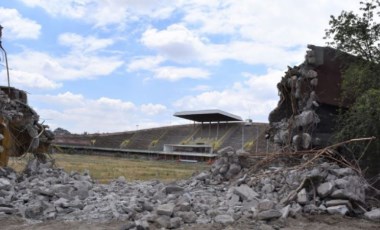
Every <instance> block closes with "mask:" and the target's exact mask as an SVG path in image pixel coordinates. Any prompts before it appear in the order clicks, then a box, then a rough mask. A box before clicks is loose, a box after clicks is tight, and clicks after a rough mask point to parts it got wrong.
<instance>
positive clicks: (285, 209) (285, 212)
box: [281, 204, 290, 219]
mask: <svg viewBox="0 0 380 230" xmlns="http://www.w3.org/2000/svg"><path fill="white" fill-rule="evenodd" d="M281 213H282V215H281V218H283V219H286V218H288V216H289V213H290V205H289V204H288V205H286V206H285V207H283V208H282V209H281Z"/></svg>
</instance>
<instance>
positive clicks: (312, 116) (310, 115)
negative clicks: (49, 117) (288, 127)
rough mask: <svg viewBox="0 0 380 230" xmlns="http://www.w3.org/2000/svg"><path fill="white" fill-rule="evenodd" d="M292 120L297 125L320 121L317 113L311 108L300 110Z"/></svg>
mask: <svg viewBox="0 0 380 230" xmlns="http://www.w3.org/2000/svg"><path fill="white" fill-rule="evenodd" d="M294 121H295V125H296V126H297V127H302V126H307V125H311V124H317V123H319V122H320V120H319V117H318V115H317V114H316V113H315V112H314V111H312V110H307V111H302V113H301V114H299V115H297V116H295V117H294Z"/></svg>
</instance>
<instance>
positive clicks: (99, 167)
mask: <svg viewBox="0 0 380 230" xmlns="http://www.w3.org/2000/svg"><path fill="white" fill-rule="evenodd" d="M27 158H28V156H27V157H24V158H22V159H17V158H11V159H10V161H9V166H10V167H12V168H13V169H15V170H16V171H21V170H22V169H23V168H24V167H25V164H26V162H27V160H28V159H27ZM53 158H54V159H55V162H56V165H57V167H60V168H63V169H64V170H65V171H66V172H71V171H76V172H83V171H84V170H89V172H90V175H91V177H92V178H93V179H94V180H96V181H98V182H100V183H108V182H109V181H111V180H114V179H117V178H118V177H119V176H124V177H125V178H126V179H127V180H155V179H157V180H161V181H166V182H168V181H174V180H179V179H186V178H189V177H190V176H191V175H192V174H193V173H195V172H198V171H202V170H205V169H207V168H208V167H209V166H208V165H207V164H206V163H179V162H175V161H156V160H141V159H128V158H120V157H109V156H91V155H76V154H54V155H53Z"/></svg>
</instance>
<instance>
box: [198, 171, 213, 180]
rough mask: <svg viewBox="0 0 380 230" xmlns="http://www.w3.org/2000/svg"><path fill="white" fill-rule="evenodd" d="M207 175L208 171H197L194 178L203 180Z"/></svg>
mask: <svg viewBox="0 0 380 230" xmlns="http://www.w3.org/2000/svg"><path fill="white" fill-rule="evenodd" d="M209 176H210V174H209V173H207V172H201V173H199V174H198V175H197V176H196V177H195V179H197V180H205V179H206V178H208V177H209Z"/></svg>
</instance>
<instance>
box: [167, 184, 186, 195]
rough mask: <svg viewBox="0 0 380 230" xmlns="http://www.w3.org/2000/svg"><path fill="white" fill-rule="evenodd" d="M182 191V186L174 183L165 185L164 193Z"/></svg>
mask: <svg viewBox="0 0 380 230" xmlns="http://www.w3.org/2000/svg"><path fill="white" fill-rule="evenodd" d="M180 192H183V188H182V187H179V186H176V185H169V186H166V187H165V193H166V194H173V193H180Z"/></svg>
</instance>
